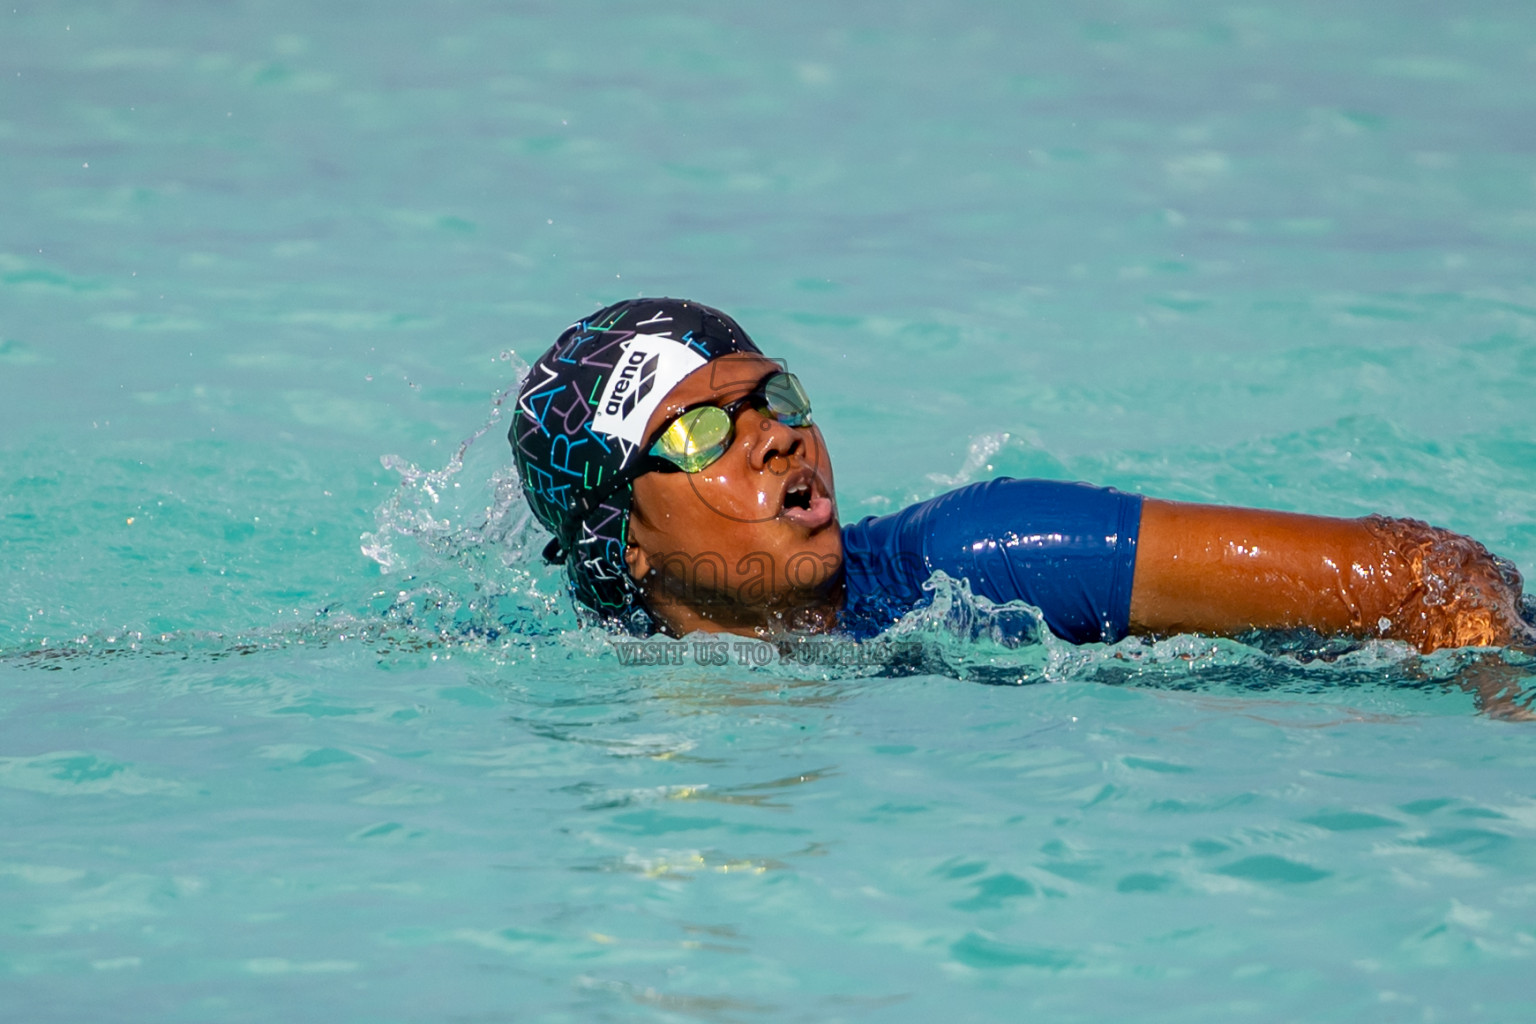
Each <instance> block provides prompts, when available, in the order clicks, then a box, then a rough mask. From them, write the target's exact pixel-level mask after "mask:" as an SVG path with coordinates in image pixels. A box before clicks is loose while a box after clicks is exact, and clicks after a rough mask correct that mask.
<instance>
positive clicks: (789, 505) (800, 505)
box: [779, 467, 834, 530]
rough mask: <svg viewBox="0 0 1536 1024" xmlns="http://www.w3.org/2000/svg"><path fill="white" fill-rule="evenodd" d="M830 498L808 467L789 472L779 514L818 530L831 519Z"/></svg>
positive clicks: (832, 511) (832, 512)
mask: <svg viewBox="0 0 1536 1024" xmlns="http://www.w3.org/2000/svg"><path fill="white" fill-rule="evenodd" d="M833 514H834V510H833V507H832V499H831V497H829V496H828V495H827V494H825V493H824V492H823V490H822V487H821V481H820V480H819V479H818V478H817V476H816V474H815V473H814V472H812V471H811V469H810V468H809V467H806V468H802V469H799V470H796V471H795V472H794V473H791V474H790V476H789V479H788V480H787V481H786V485H785V487H784V505H783V508H782V509H781V510H780V512H779V515H780V516H781V517H782V518H784V519H788V520H789V521H790V522H793V523H798V524H800V525H801V526H804V527H806V528H807V529H810V530H818V529H820V528H821V527H823V526H826V525H827V524H828V523H829V522H831V521H832V517H833Z"/></svg>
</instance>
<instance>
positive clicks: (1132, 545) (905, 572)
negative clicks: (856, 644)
mask: <svg viewBox="0 0 1536 1024" xmlns="http://www.w3.org/2000/svg"><path fill="white" fill-rule="evenodd" d="M1140 527H1141V497H1140V496H1139V495H1135V494H1126V493H1124V492H1121V491H1116V490H1113V489H1111V488H1104V487H1092V486H1089V485H1088V484H1071V483H1061V482H1059V481H1055V480H1012V479H1008V478H1006V477H1004V478H1001V479H997V480H988V481H986V482H985V483H977V484H971V485H969V486H967V487H962V488H960V489H959V490H955V491H951V492H949V493H948V494H941V495H940V496H939V497H937V498H931V499H929V500H928V501H924V502H919V503H918V504H916V505H913V506H911V507H909V508H905V509H902V510H901V511H900V512H896V513H893V514H891V515H888V516H870V517H868V518H866V519H864V520H861V521H860V522H858V523H855V524H854V525H852V526H848V527H844V528H843V572H844V575H845V581H846V584H847V596H846V598H845V601H844V606H843V612H842V615H841V618H840V624H841V626H842V628H843V629H845V630H847V631H848V632H850V633H853V634H854V635H855V636H873V635H874V634H876V633H878V632H879V631H880V630H882V629H884V628H886V627H887V626H889V625H891V624H892V623H893V622H895V621H896V620H897V619H898V618H900V617H901V616H902V615H903V614H905V613H906V612H908V611H910V610H911V609H912V608H913V607H915V606H916V605H917V604H918V603H919V602H920V601H922V600H923V597H924V594H923V589H922V586H923V584H924V583H925V582H927V580H928V578H929V577H930V576H932V575H933V573H935V572H937V571H939V570H942V571H943V572H944V573H945V574H946V575H948V576H950V577H952V578H954V579H964V580H969V581H970V585H971V592H972V593H973V594H977V595H979V596H982V597H985V598H987V599H989V600H992V601H998V602H1002V601H1025V602H1027V603H1029V604H1031V605H1034V606H1035V607H1036V608H1039V609H1040V611H1041V612H1042V613H1044V616H1045V624H1046V625H1047V626H1049V627H1050V630H1051V632H1053V633H1055V634H1056V635H1057V636H1059V637H1061V638H1062V639H1064V640H1070V641H1072V642H1073V643H1079V644H1081V643H1095V642H1099V641H1104V642H1113V641H1115V640H1119V639H1120V638H1121V637H1123V636H1125V634H1126V631H1127V630H1128V629H1129V627H1130V618H1131V579H1132V576H1133V575H1134V573H1135V569H1136V536H1137V532H1138V531H1139V529H1140Z"/></svg>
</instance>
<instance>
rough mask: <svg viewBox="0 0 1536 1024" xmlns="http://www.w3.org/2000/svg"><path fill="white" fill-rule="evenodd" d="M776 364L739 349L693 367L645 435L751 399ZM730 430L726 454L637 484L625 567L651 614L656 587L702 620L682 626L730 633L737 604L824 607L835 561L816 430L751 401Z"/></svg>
mask: <svg viewBox="0 0 1536 1024" xmlns="http://www.w3.org/2000/svg"><path fill="white" fill-rule="evenodd" d="M780 369H782V367H780V366H779V365H778V364H777V363H774V362H773V361H771V360H769V359H767V358H765V357H763V356H759V355H748V354H745V353H738V354H735V355H729V356H724V357H722V358H720V359H716V360H713V361H711V362H709V363H707V364H705V365H704V366H701V367H699V368H698V369H697V370H695V371H694V372H693V373H691V374H689V375H688V376H687V377H685V378H683V380H682V381H681V382H680V383H679V384H678V385H677V386H676V387H674V388H673V389H672V391H671V392H670V393H669V394H668V395H667V397H666V400H665V401H663V402H662V403H661V405H660V406H659V407H658V408H657V409H656V411H655V412H654V413H653V414H652V415H651V418H650V421H649V423H648V424H647V426H646V437H647V438H649V439H652V440H654V439H655V437H656V436H657V434H659V433H660V431H661V429H662V428H663V427H664V426H666V425H667V424H668V423H669V422H671V420H673V419H674V418H675V417H676V416H678V415H679V414H680V413H682V412H684V411H685V410H687V409H690V408H693V407H695V406H699V405H722V406H723V405H728V404H729V403H731V402H732V401H734V400H736V399H739V398H742V397H743V396H745V395H748V394H750V393H751V392H752V391H753V390H754V389H755V388H756V387H757V386H758V384H759V383H760V382H761V381H762V380H763V379H764V378H765V377H767V376H768V375H769V374H772V373H775V372H777V371H779V370H780ZM733 425H734V427H735V433H734V436H733V437H732V438H731V440H730V443H729V445H728V446H727V448H726V450H725V452H724V454H722V455H721V456H720V458H719V459H717V460H716V461H715V462H713V463H711V464H710V465H708V466H706V467H705V468H704V469H702V470H701V471H699V472H697V473H684V472H651V473H646V474H645V475H643V476H641V477H639V478H638V479H637V480H635V492H634V502H633V504H632V505H631V508H630V520H629V541H630V544H629V549H628V552H627V555H626V560H627V562H628V565H629V570H630V574H631V575H632V576H633V577H634V578H635V579H636V580H638V581H640V583H641V584H642V587H643V588H644V589H645V590H646V592H647V598H648V604H649V605H650V606H651V607H652V611H653V612H654V611H657V604H658V601H657V600H656V597H657V595H658V593H659V594H661V595H663V596H664V597H666V598H667V599H669V600H668V601H667V602H664V603H672V604H676V603H681V604H682V605H685V606H687V607H689V608H692V609H693V610H694V611H696V612H697V613H698V614H699V615H700V616H702V617H703V618H704V619H706V620H708V621H707V622H706V623H703V624H698V623H688V624H687V626H686V628H704V629H709V628H711V625H712V624H713V625H714V626H715V627H716V628H728V626H729V620H731V619H732V618H733V616H735V615H736V613H738V612H739V611H741V610H742V609H752V608H757V609H769V610H785V611H793V610H794V609H795V608H797V607H802V606H810V605H813V604H817V603H818V602H819V603H825V601H826V599H827V594H828V591H829V588H830V587H831V586H832V585H833V584H834V583H835V580H836V578H837V571H838V568H839V567H840V566H841V564H842V556H843V545H842V532H841V529H840V527H839V524H838V519H837V505H836V499H835V494H834V491H833V485H832V465H831V462H830V461H829V460H828V458H827V450H826V445H825V442H824V441H823V440H822V436H821V431H820V430H818V429H817V428H816V427H815V426H814V425H812V424H806V425H805V426H800V427H794V426H790V425H788V424H786V423H781V422H779V421H778V420H776V419H774V418H773V417H772V416H770V415H768V414H767V412H766V411H765V410H762V409H759V408H756V407H754V405H753V404H751V403H749V404H747V405H746V406H745V407H743V408H742V409H741V410H739V411H738V412H737V413H736V416H735V419H734V421H733ZM649 443H650V441H647V444H649ZM663 617H664V618H666V617H667V616H665V615H663ZM669 625H673V626H674V627H676V626H677V623H669ZM738 631H739V630H738Z"/></svg>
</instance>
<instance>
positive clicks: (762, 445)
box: [737, 409, 806, 469]
mask: <svg viewBox="0 0 1536 1024" xmlns="http://www.w3.org/2000/svg"><path fill="white" fill-rule="evenodd" d="M741 415H742V422H740V423H738V425H737V431H738V433H739V434H740V435H741V436H743V437H746V438H747V445H748V448H747V462H748V464H750V465H751V466H752V468H753V469H763V468H765V467H766V466H767V465H768V464H769V463H770V462H772V461H773V460H774V459H776V458H783V459H788V458H789V457H790V456H792V455H799V456H800V457H801V458H802V459H803V458H804V457H805V450H806V437H805V433H804V430H803V429H802V428H800V427H791V426H790V425H789V424H787V423H780V422H779V421H778V420H776V419H774V418H773V417H772V416H769V415H768V414H766V413H764V412H762V411H760V410H757V409H744V410H743V411H742V414H741Z"/></svg>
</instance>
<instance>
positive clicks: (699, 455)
mask: <svg viewBox="0 0 1536 1024" xmlns="http://www.w3.org/2000/svg"><path fill="white" fill-rule="evenodd" d="M730 440H731V417H730V416H729V415H728V414H727V413H726V411H725V410H724V409H722V408H720V407H719V406H718V405H701V406H699V407H698V408H697V409H689V410H688V411H687V412H685V413H683V414H682V415H681V416H679V417H678V418H677V419H675V420H673V421H672V425H671V426H669V427H668V428H667V429H666V430H665V431H663V432H662V435H661V436H660V437H658V438H657V439H656V443H655V444H653V445H651V454H652V455H659V456H660V457H661V458H663V459H666V460H667V461H668V462H670V463H672V464H673V465H675V466H677V468H679V469H681V470H682V471H683V472H685V473H697V472H698V471H699V470H701V469H703V468H704V467H705V466H708V465H709V464H710V463H711V462H714V461H715V460H716V459H718V458H719V457H720V456H721V455H723V454H724V453H725V448H726V445H728V444H729V443H730Z"/></svg>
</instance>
